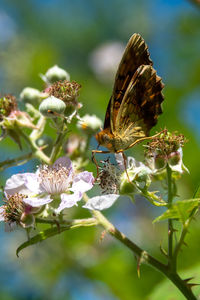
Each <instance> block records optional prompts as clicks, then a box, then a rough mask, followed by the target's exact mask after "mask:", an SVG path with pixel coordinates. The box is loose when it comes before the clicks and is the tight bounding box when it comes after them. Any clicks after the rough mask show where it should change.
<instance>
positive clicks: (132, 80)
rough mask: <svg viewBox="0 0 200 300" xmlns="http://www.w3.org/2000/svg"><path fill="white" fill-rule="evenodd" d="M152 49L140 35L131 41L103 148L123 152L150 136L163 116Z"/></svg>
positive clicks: (111, 105)
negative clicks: (149, 48) (160, 116)
mask: <svg viewBox="0 0 200 300" xmlns="http://www.w3.org/2000/svg"><path fill="white" fill-rule="evenodd" d="M152 65H153V63H152V61H151V59H150V57H149V51H148V47H147V45H146V43H145V41H144V40H143V38H142V37H141V36H140V35H139V34H133V35H132V37H131V38H130V40H129V42H128V44H127V46H126V49H125V52H124V54H123V57H122V59H121V62H120V64H119V67H118V71H117V74H116V77H115V84H114V88H113V93H112V96H111V99H110V101H109V104H108V107H107V111H106V116H105V122H104V129H103V130H102V131H101V132H99V133H98V134H97V135H96V139H97V141H98V143H99V145H102V146H105V147H106V148H107V149H108V150H109V151H110V152H122V151H124V150H126V149H128V148H130V147H131V145H132V144H134V143H135V141H139V140H140V139H141V138H142V139H143V138H145V137H146V136H148V134H149V131H150V129H151V128H152V127H153V126H154V125H155V124H156V122H157V118H158V116H159V114H161V113H162V109H161V103H162V101H163V100H164V97H163V95H162V89H163V87H164V85H163V83H162V82H161V78H160V77H159V76H157V74H156V71H155V70H154V68H153V67H152Z"/></svg>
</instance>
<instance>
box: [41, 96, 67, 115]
mask: <svg viewBox="0 0 200 300" xmlns="http://www.w3.org/2000/svg"><path fill="white" fill-rule="evenodd" d="M65 108H66V105H65V103H64V102H63V101H62V100H60V99H58V98H56V97H54V96H51V97H48V98H46V99H44V100H43V101H42V102H41V104H40V106H39V111H40V112H41V114H42V115H43V116H46V117H50V118H57V117H58V116H60V115H63V114H64V111H65Z"/></svg>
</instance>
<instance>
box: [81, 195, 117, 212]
mask: <svg viewBox="0 0 200 300" xmlns="http://www.w3.org/2000/svg"><path fill="white" fill-rule="evenodd" d="M119 196H120V195H117V194H108V195H101V196H96V197H93V198H90V199H89V200H88V202H87V203H86V204H85V205H84V206H83V208H87V209H91V210H93V209H97V210H103V209H106V208H109V207H111V206H112V205H113V204H114V203H115V201H116V200H117V199H118V198H119Z"/></svg>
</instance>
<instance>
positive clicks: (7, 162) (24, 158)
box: [0, 152, 33, 170]
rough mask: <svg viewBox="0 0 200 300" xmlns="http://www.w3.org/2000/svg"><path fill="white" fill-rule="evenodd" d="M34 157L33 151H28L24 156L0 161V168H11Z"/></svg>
mask: <svg viewBox="0 0 200 300" xmlns="http://www.w3.org/2000/svg"><path fill="white" fill-rule="evenodd" d="M32 157H33V153H32V152H29V153H26V154H24V155H22V156H19V157H15V158H12V159H7V160H4V161H2V162H0V170H3V169H6V168H9V167H12V166H20V165H23V164H25V163H26V162H27V161H28V160H29V159H31V158H32Z"/></svg>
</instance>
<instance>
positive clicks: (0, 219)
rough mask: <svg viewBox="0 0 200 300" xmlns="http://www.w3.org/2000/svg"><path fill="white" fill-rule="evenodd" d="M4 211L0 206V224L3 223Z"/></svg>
mask: <svg viewBox="0 0 200 300" xmlns="http://www.w3.org/2000/svg"><path fill="white" fill-rule="evenodd" d="M4 211H5V209H4V207H3V206H1V207H0V222H2V221H4Z"/></svg>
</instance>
